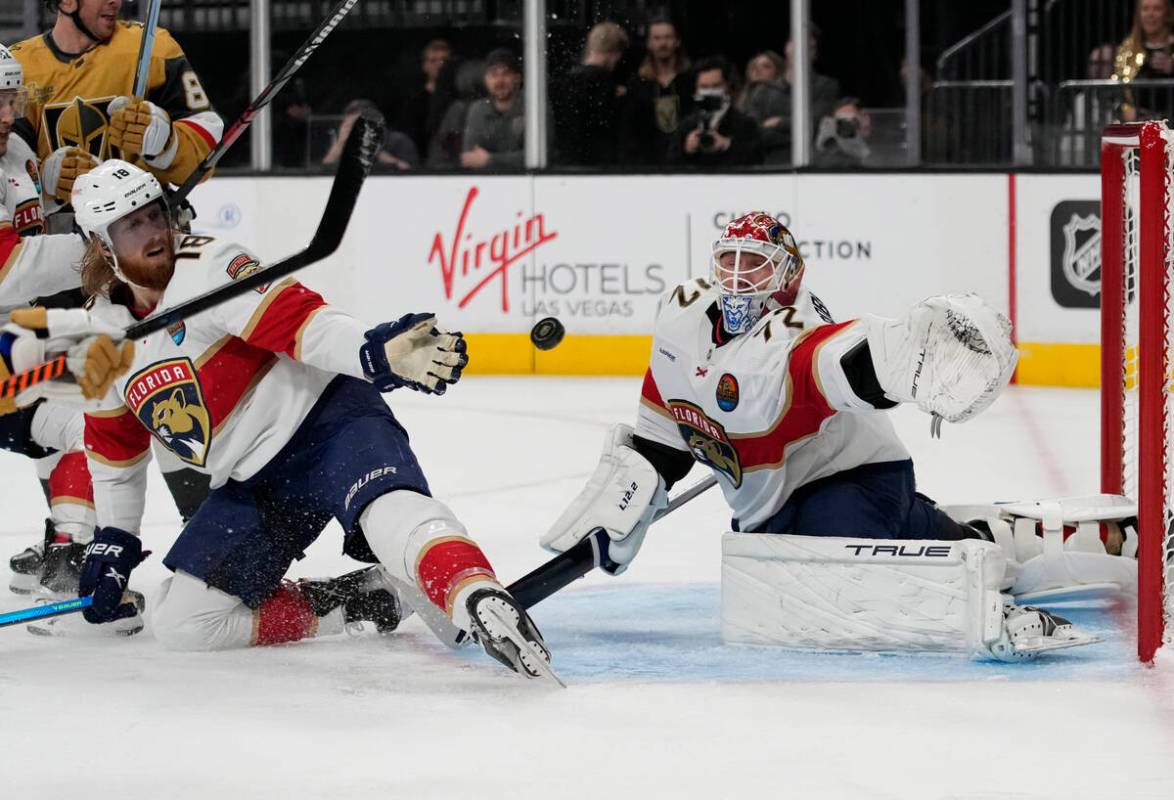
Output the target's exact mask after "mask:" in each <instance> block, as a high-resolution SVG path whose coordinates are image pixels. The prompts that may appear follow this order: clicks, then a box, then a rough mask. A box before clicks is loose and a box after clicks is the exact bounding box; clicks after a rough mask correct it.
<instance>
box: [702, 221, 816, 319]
mask: <svg viewBox="0 0 1174 800" xmlns="http://www.w3.org/2000/svg"><path fill="white" fill-rule="evenodd" d="M726 253H733V254H734V259H733V264H732V265H730V266H729V267H725V266H722V264H721V263H720V259H721V257H722V256H723V255H724V254H726ZM743 254H750V255H752V256H758V258H748V259H743V258H742V256H743ZM750 262H753V263H750ZM767 262H769V263H770V269H769V270H766V269H763V267H764V266H765V265H766V264H767ZM710 267H711V273H712V277H713V282H714V286H715V287H716V288H717V290H718V292H719V293H720V297H719V300H720V305H721V311H722V317H723V319H724V321H725V328H726V332H728V333H745V332H746V331H748V330H750V329H751V328H753V327H754V325H755V324H756V323H757V322H758V320H759V319H761V318H762V313H763V311H764V310H765V309H766V304H767V301H768V300H770V299H771V298H774V299H775V301H776V302H777V303H778V304H779V305H780V306H781V305H788V304H790V303H792V302H794V299H795V298H794V295H795V293H796V292H797V291H798V289H799V282H800V281H801V280H802V277H803V257H802V256H801V255H799V246H798V245H797V244H796V243H795V237H794V236H792V235H791V232H790V231H789V230H787V228H786V226H785V225H783V223H781V222H779V221H778V220H777V219H775V218H774V217H772V216H771V215H770V214H767V213H766V212H765V211H751V212H750V213H749V214H743V215H742V216H740V217H738V218H737V219H735V220H731V221H730V223H729V224H728V225H726V227H725V228H724V229H723V230H722V235H721V238H719V239H718V240H717V241H716V242H714V243H713V260H712V262H711V264H710Z"/></svg>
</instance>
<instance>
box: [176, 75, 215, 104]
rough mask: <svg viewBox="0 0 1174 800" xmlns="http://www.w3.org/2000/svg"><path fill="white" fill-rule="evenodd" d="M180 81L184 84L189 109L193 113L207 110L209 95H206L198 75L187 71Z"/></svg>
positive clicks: (180, 77)
mask: <svg viewBox="0 0 1174 800" xmlns="http://www.w3.org/2000/svg"><path fill="white" fill-rule="evenodd" d="M179 79H180V81H181V82H182V83H183V94H184V98H185V99H186V100H187V104H188V108H190V109H191V110H192V111H199V110H200V109H201V108H207V107H208V95H206V94H204V87H203V86H201V85H200V79H199V78H197V77H196V73H194V72H192V71H191V70H190V69H189V70H185V71H184V73H183V74H182V75H180V76H179Z"/></svg>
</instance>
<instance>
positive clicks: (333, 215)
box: [126, 117, 383, 339]
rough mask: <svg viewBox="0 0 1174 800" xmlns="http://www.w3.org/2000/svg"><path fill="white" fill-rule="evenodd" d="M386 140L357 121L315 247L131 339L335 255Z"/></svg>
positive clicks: (153, 320) (136, 328)
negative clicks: (368, 174)
mask: <svg viewBox="0 0 1174 800" xmlns="http://www.w3.org/2000/svg"><path fill="white" fill-rule="evenodd" d="M382 138H383V128H382V127H381V126H380V125H378V123H374V122H372V121H370V120H368V119H367V118H366V117H360V118H359V119H357V120H355V126H354V127H353V128H352V129H351V135H350V136H349V137H348V138H347V141H346V145H345V146H344V148H343V154H342V157H341V158H340V159H339V162H338V174H337V175H336V176H335V178H334V183H333V184H332V185H331V187H330V197H329V198H327V200H326V211H325V213H324V214H323V215H322V221H321V222H319V223H318V230H317V231H316V232H315V233H314V238H313V239H312V240H311V241H310V245H309V246H308V247H307V248H306V249H305V250H303V251H301V252H300V253H294V254H293V255H292V256H290V257H289V258H284V259H282V260H281V261H278V262H277V263H275V264H273V265H271V266H268V267H266V268H265V269H262V270H258V271H257V272H254V273H253V274H252V275H246V276H245V277H243V278H241V279H240V280H238V281H233V282H232V283H226V284H224V285H223V286H217V287H216V288H215V289H210V290H208V291H207V292H204V293H203V294H201V295H197V296H196V297H193V298H192V299H190V300H187V301H185V302H183V303H180V304H179V305H177V306H173V307H171V308H169V309H166V310H164V311H161V312H159V313H158V314H154V315H152V316H150V317H147V318H146V319H144V320H143V321H142V322H137V323H135V324H134V325H131V326H130V327H128V328H127V329H126V338H128V339H141V338H143V337H144V336H146V335H147V334H149V333H154V332H155V331H159V330H163V329H164V328H167V327H170V326H171V325H174V324H175V323H176V322H179V321H180V320H181V319H186V318H187V317H190V316H192V315H193V314H198V313H200V312H201V311H207V310H208V309H209V308H212V307H213V306H218V305H220V304H221V303H223V302H224V301H226V300H230V299H232V298H233V297H239V296H240V295H242V294H245V293H247V292H249V291H252V290H253V289H255V288H257V287H258V286H262V285H265V284H268V283H272V282H273V281H274V280H277V279H278V278H284V277H285V276H286V275H289V274H290V273H291V272H296V271H297V270H299V269H301V268H302V267H305V266H306V265H308V264H312V263H314V262H315V261H320V260H322V259H323V258H326V257H327V256H328V255H330V254H331V253H333V252H334V251H335V250H336V249H337V248H338V245H339V243H340V242H341V241H342V235H343V233H344V232H345V231H346V227H347V223H348V222H349V221H350V218H351V212H353V211H354V209H355V202H356V201H357V200H358V197H359V187H361V186H362V185H363V180H364V179H365V178H366V177H367V172H368V171H369V170H370V169H371V164H372V163H373V162H374V160H375V154H376V153H377V152H378V148H379V142H380V140H381V139H382Z"/></svg>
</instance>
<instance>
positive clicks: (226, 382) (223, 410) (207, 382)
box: [196, 336, 277, 432]
mask: <svg viewBox="0 0 1174 800" xmlns="http://www.w3.org/2000/svg"><path fill="white" fill-rule="evenodd" d="M276 361H277V356H275V355H273V353H271V352H269V351H268V350H262V349H261V348H260V347H253V346H252V345H250V344H249V343H247V342H245V341H244V340H243V339H241V338H240V337H237V336H225V337H224V338H222V339H221V340H220V341H219V342H217V343H216V344H215V345H213V346H212V347H211V348H210V349H209V350H208V351H207V352H205V353H204V354H203V355H202V356H200V358H199V360H198V361H197V362H196V374H197V376H198V378H199V381H200V389H201V391H202V392H203V395H204V402H205V404H206V405H207V408H208V418H209V424H210V425H211V426H212V430H213V432H215V431H216V430H217V429H219V427H220V426H221V425H222V424H224V421H225V420H227V419H228V417H229V415H231V414H232V412H233V410H234V409H236V407H237V404H238V403H240V400H241V398H242V397H244V396H245V395H246V394H247V393H248V392H249V391H250V390H251V389H252V388H253V387H254V386H256V385H257V383H258V382H259V381H260V379H261V378H262V377H263V376H264V374H265V373H266V372H268V371H269V368H270V367H272V366H273V364H274V363H276Z"/></svg>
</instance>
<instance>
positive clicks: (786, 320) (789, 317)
mask: <svg viewBox="0 0 1174 800" xmlns="http://www.w3.org/2000/svg"><path fill="white" fill-rule="evenodd" d="M795 313H796V312H795V307H794V306H783V307H782V308H780V309H779V310H778V311H776V312H775V313H774V314H772V315H771V318H770V319H769V320H767V323H766V324H765V325H763V326H762V329H761V330H759V333H760V334H762V341H764V342H769V341H770V337H771V329H770V326H771V325H773V324H774V323H775V322H777V321H778V319H777V317H778V316H779V315H780V314H781V315H782V317H783V319H782V324H783V327H786V328H795V329H796V330H803V323H802V322H796V321H795Z"/></svg>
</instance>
